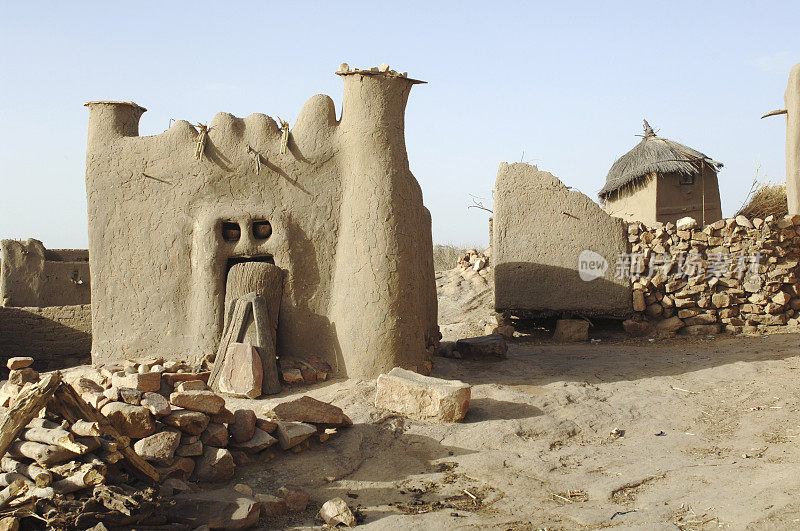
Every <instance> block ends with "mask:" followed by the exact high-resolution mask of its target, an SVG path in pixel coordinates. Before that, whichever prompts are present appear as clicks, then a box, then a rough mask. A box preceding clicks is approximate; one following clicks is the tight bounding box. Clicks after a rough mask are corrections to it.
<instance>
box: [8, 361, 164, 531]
mask: <svg viewBox="0 0 800 531" xmlns="http://www.w3.org/2000/svg"><path fill="white" fill-rule="evenodd" d="M0 469H2V472H0V489H2V490H0V525H3V524H4V523H3V522H2V519H12V521H11V522H6V523H5V524H6V525H8V524H9V523H10V527H11V528H15V527H16V525H14V524H16V523H17V522H14V520H17V521H18V520H19V519H22V518H32V519H34V520H38V521H39V522H40V523H41V527H47V528H49V529H52V528H54V529H87V528H89V527H92V526H93V525H95V524H97V523H98V522H104V523H106V524H111V525H119V526H129V525H133V524H136V523H139V522H142V521H144V520H145V519H148V518H150V517H151V516H152V514H153V512H154V510H155V509H156V506H157V503H158V502H157V496H156V491H155V489H154V488H153V487H152V486H151V485H152V484H154V483H156V482H158V481H159V474H158V472H157V471H156V470H155V469H154V468H153V467H152V466H151V465H150V464H149V463H147V462H146V461H145V460H143V459H142V458H141V457H140V456H138V455H137V454H136V453H135V452H134V451H133V449H132V448H131V447H130V439H129V438H128V437H126V436H124V435H122V434H121V433H119V432H118V431H117V430H116V429H115V428H114V427H113V426H112V425H111V424H110V423H109V422H108V420H107V419H106V418H105V417H104V416H103V415H102V414H101V413H99V412H98V411H97V410H95V409H94V408H92V407H91V406H90V405H88V404H87V403H86V402H84V401H83V400H82V399H81V397H80V396H78V394H77V393H76V392H75V391H74V390H73V388H72V387H70V386H69V385H67V384H66V383H65V382H64V381H63V380H62V377H61V374H60V373H59V372H54V373H50V374H47V375H44V376H42V378H41V379H40V380H39V381H38V382H35V383H33V382H30V383H27V384H26V385H25V386H24V387H22V389H21V390H20V392H19V394H18V395H17V396H16V397H15V398H14V399H13V400H11V403H10V404H9V407H8V409H7V410H5V411H4V412H3V414H2V420H1V421H0ZM149 523H154V522H149ZM4 528H6V527H4Z"/></svg>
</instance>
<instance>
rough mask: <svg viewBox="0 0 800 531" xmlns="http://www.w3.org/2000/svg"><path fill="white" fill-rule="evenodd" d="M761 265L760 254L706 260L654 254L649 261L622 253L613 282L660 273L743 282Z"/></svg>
mask: <svg viewBox="0 0 800 531" xmlns="http://www.w3.org/2000/svg"><path fill="white" fill-rule="evenodd" d="M760 262H761V254H760V253H755V254H732V253H708V255H707V257H706V258H703V256H702V255H701V254H699V253H678V254H676V255H670V254H652V255H651V256H650V258H649V260H648V259H646V258H645V254H644V253H620V254H619V255H617V261H616V264H615V267H614V278H628V279H636V278H642V277H644V278H653V277H654V276H656V275H657V274H658V273H661V274H663V275H671V274H672V275H675V274H677V275H680V276H684V277H698V276H703V277H705V278H711V277H716V278H720V277H727V278H738V279H742V278H743V277H750V276H753V275H757V274H758V266H759V264H760ZM645 263H647V267H645ZM673 270H674V271H675V272H674V273H673V272H672V271H673Z"/></svg>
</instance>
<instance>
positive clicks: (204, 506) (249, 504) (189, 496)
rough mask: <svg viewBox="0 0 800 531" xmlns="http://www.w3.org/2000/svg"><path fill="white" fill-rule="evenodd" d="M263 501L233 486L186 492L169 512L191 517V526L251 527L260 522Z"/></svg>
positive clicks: (217, 527)
mask: <svg viewBox="0 0 800 531" xmlns="http://www.w3.org/2000/svg"><path fill="white" fill-rule="evenodd" d="M260 513H261V503H260V502H258V501H256V500H255V499H254V498H251V497H250V496H245V495H244V494H242V493H240V492H237V491H235V490H233V489H217V490H209V491H199V492H186V493H183V494H179V495H177V496H175V505H174V506H172V507H171V508H170V509H169V514H171V515H174V517H175V518H176V519H177V520H180V521H185V520H186V519H187V518H188V519H191V524H190V526H193V527H199V526H201V525H206V526H208V527H209V528H210V529H249V528H251V527H253V526H255V525H256V524H257V523H258V517H259V515H260Z"/></svg>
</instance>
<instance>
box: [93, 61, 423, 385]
mask: <svg viewBox="0 0 800 531" xmlns="http://www.w3.org/2000/svg"><path fill="white" fill-rule="evenodd" d="M337 73H338V74H339V75H341V76H342V78H343V80H344V101H343V112H342V116H341V119H340V120H338V121H337V119H336V112H335V109H334V103H333V101H332V100H331V99H330V98H329V97H328V96H324V95H317V96H314V97H313V98H311V99H310V100H309V101H308V102H307V103H306V104H305V106H304V107H303V109H302V111H301V112H300V115H299V116H298V118H297V120H296V122H295V123H294V127H292V128H291V130H290V129H289V126H288V124H287V123H286V122H283V121H281V123H280V124H278V123H276V122H275V121H274V120H273V119H272V118H270V117H268V116H266V115H264V114H252V115H250V116H248V117H247V118H244V119H242V118H237V117H235V116H233V115H231V114H228V113H219V114H217V115H216V116H215V117H214V119H213V120H212V122H211V123H210V124H208V126H205V125H201V124H198V126H197V127H195V126H193V125H191V124H190V123H189V122H187V121H178V122H175V123H174V124H173V125H172V126H171V127H170V129H169V130H168V131H166V132H164V133H162V134H160V135H155V136H148V137H140V136H138V135H139V133H138V130H139V119H140V117H141V115H142V113H144V112H145V109H144V108H142V107H140V106H138V105H136V104H135V103H131V102H104V101H100V102H90V103H88V104H87V106H88V107H89V112H90V115H89V135H88V148H87V159H86V187H87V199H88V211H89V256H90V262H91V287H92V294H91V295H92V297H91V302H92V315H93V326H92V339H93V345H92V358H93V361H94V362H96V363H98V362H99V363H103V362H108V361H112V360H119V359H122V358H123V357H125V358H134V357H138V356H147V357H163V358H165V359H183V360H186V359H190V360H191V359H193V360H197V361H199V360H201V359H203V358H208V357H209V356H212V355H213V353H214V352H215V351H216V349H217V347H218V344H219V342H220V337H221V334H222V331H223V326H224V325H225V319H226V311H225V308H226V304H225V303H226V292H227V291H228V289H232V288H229V284H230V282H229V281H230V280H231V279H229V275H228V273H229V271H231V269H232V268H236V269H237V270H238V269H243V270H244V271H249V272H253V271H255V272H258V271H262V270H263V271H267V273H264V274H272V273H268V272H269V271H274V270H275V269H276V268H277V269H279V270H280V275H278V276H279V277H280V278H281V281H280V284H281V285H280V287H279V288H275V287H274V286H275V282H274V279H275V278H276V277H275V276H273V277H271V280H269V281H265V280H259V279H250V280H248V282H250V285H252V286H262V287H263V291H264V292H263V293H259V295H260V296H262V297H263V298H264V299H265V300H266V307H267V308H269V309H271V310H270V311H271V312H272V313H276V312H277V314H278V315H270V316H268V318H267V319H266V320H267V321H268V322H270V323H274V322H275V321H277V324H276V326H277V337H276V345H277V346H276V350H277V354H278V355H279V356H280V357H281V358H284V357H288V358H292V357H297V358H302V357H306V356H309V355H314V356H319V357H321V358H323V359H325V360H327V361H328V362H329V363H330V364H331V365H332V366H333V368H334V370H335V371H336V372H337V373H338V374H341V375H348V376H350V377H375V376H377V375H378V374H379V373H381V372H386V371H388V370H389V369H391V368H393V367H395V366H401V367H405V368H409V369H413V370H417V371H423V372H424V371H425V370H426V367H428V366H429V364H428V361H429V359H430V356H431V355H432V352H433V350H434V348H435V345H436V344H437V343H438V338H439V332H438V326H437V324H436V314H437V311H436V305H437V302H436V289H435V283H434V272H433V254H432V240H431V218H430V213H429V212H428V210H427V209H426V208H425V207H424V205H423V202H422V191H421V189H420V187H419V184H418V183H417V181H416V179H415V178H414V176H413V175H412V174H411V172H410V170H409V167H408V158H407V154H406V147H405V138H404V114H405V106H406V102H407V99H408V96H409V93H410V91H411V87H412V86H413V85H414V84H416V83H420V82H419V81H416V80H412V79H409V78H407V77H406V76H405V74H398V73H396V72H394V71H392V70H389V69H388V67H385V65H384V67H382V68H381V69H377V68H374V69H371V70H358V69H353V68H349V67H348V66H347V65H346V64H343V65H342V66H341V67H340V69H339V71H338V72H337ZM242 264H245V267H244V268H243V266H242ZM267 264H268V265H269V266H267ZM247 274H251V273H247ZM255 274H259V273H255ZM231 276H233V275H231ZM237 276H240V275H239V274H238V273H237ZM264 286H272V287H271V288H267V287H264ZM236 289H241V286H239V287H238V288H236ZM253 289H256V288H253ZM236 295H237V296H239V295H243V294H240V293H237V294H236ZM228 298H229V299H230V294H228ZM230 302H231V301H230V300H229V305H228V306H230Z"/></svg>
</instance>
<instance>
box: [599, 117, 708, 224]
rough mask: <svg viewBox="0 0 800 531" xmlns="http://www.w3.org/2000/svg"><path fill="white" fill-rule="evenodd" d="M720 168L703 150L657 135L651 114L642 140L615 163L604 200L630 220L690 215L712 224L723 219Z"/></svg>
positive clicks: (674, 218)
mask: <svg viewBox="0 0 800 531" xmlns="http://www.w3.org/2000/svg"><path fill="white" fill-rule="evenodd" d="M720 168H722V164H721V163H719V162H716V161H714V160H712V159H711V158H709V157H708V156H706V155H704V154H703V153H700V152H699V151H695V150H694V149H692V148H689V147H686V146H684V145H682V144H679V143H677V142H673V141H672V140H668V139H666V138H661V137H659V136H657V135H656V134H655V133H654V132H653V129H652V128H651V127H650V124H648V123H647V120H645V121H644V137H643V138H642V141H641V142H639V144H637V145H636V146H635V147H634V148H633V149H632V150H630V151H629V152H628V153H626V154H625V155H623V156H621V157H620V158H619V159H617V161H616V162H615V163H614V165H613V166H611V169H610V170H609V172H608V176H607V177H606V184H605V186H603V189H602V190H600V193H599V196H600V201H601V203H602V205H603V209H604V210H605V211H606V212H608V213H609V214H611V215H612V216H616V217H619V218H622V219H624V220H626V221H641V222H643V223H645V224H647V225H650V226H653V225H655V224H656V223H659V222H661V223H666V222H669V221H671V222H673V223H674V222H675V221H677V220H679V219H680V218H683V217H686V216H690V217H692V218H694V219H696V220H697V222H698V223H700V224H702V225H707V224H709V223H713V222H715V221H717V220H719V219H722V207H721V204H720V198H719V184H718V183H717V171H718V170H719V169H720Z"/></svg>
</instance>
